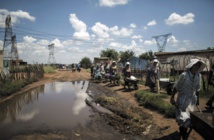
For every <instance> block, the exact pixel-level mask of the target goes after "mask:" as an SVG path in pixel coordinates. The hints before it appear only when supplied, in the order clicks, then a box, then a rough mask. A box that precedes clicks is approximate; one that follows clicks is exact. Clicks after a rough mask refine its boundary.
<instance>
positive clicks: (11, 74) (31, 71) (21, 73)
mask: <svg viewBox="0 0 214 140" xmlns="http://www.w3.org/2000/svg"><path fill="white" fill-rule="evenodd" d="M43 75H44V70H43V66H42V65H28V66H22V67H20V66H17V67H11V68H10V69H9V70H7V69H4V70H2V69H0V82H2V83H4V82H5V81H8V80H9V81H20V80H29V79H32V78H34V79H38V78H42V77H43Z"/></svg>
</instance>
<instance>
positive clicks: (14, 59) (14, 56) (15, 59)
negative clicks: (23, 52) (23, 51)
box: [11, 35, 19, 66]
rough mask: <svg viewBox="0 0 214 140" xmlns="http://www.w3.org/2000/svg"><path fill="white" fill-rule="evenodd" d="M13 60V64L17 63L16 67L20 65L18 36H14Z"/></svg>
mask: <svg viewBox="0 0 214 140" xmlns="http://www.w3.org/2000/svg"><path fill="white" fill-rule="evenodd" d="M11 58H12V62H15V66H17V65H19V62H18V60H19V55H18V49H17V42H16V35H13V36H12V48H11Z"/></svg>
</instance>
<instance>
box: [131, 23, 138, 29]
mask: <svg viewBox="0 0 214 140" xmlns="http://www.w3.org/2000/svg"><path fill="white" fill-rule="evenodd" d="M129 26H130V27H131V28H133V29H135V28H136V27H137V25H136V24H134V23H131V24H130V25H129Z"/></svg>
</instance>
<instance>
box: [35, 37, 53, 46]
mask: <svg viewBox="0 0 214 140" xmlns="http://www.w3.org/2000/svg"><path fill="white" fill-rule="evenodd" d="M37 43H38V44H39V45H45V46H48V45H49V44H50V42H49V41H48V40H45V39H41V40H39V41H38V42H37Z"/></svg>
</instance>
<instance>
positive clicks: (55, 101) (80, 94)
mask: <svg viewBox="0 0 214 140" xmlns="http://www.w3.org/2000/svg"><path fill="white" fill-rule="evenodd" d="M88 86H89V82H88V81H76V82H54V83H49V84H45V85H43V86H39V87H37V88H34V89H32V90H29V91H27V92H26V93H23V94H20V95H17V96H15V97H14V98H12V99H10V100H8V101H6V102H3V103H1V104H0V139H8V138H10V137H12V136H15V135H18V134H27V133H31V132H38V131H41V132H46V131H50V130H60V129H71V128H73V127H75V126H76V125H82V126H84V125H86V124H87V122H88V121H89V120H90V116H91V115H92V114H93V112H92V111H91V110H90V107H88V106H87V105H86V103H85V99H86V98H87V99H88V100H90V97H89V96H88V94H87V93H86V92H87V89H88Z"/></svg>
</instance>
